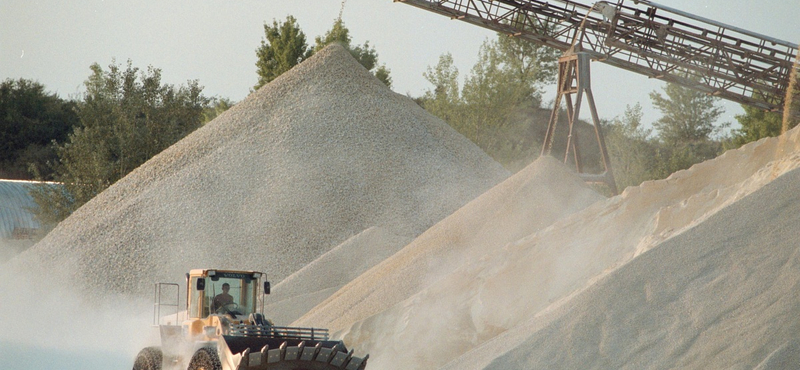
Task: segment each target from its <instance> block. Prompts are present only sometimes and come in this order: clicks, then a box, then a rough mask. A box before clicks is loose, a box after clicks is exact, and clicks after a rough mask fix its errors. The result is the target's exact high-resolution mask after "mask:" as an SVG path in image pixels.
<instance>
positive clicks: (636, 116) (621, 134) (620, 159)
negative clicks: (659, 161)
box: [604, 103, 658, 190]
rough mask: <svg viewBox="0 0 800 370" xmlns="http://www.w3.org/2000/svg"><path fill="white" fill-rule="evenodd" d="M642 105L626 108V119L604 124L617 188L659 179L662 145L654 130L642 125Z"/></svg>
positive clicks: (624, 115) (624, 116)
mask: <svg viewBox="0 0 800 370" xmlns="http://www.w3.org/2000/svg"><path fill="white" fill-rule="evenodd" d="M642 116H643V114H642V106H641V105H640V104H638V103H637V104H636V105H634V106H633V107H631V106H630V105H628V106H626V109H625V113H624V114H623V116H622V117H621V118H620V117H617V118H615V119H614V120H613V121H612V122H610V123H609V124H607V125H604V130H605V131H604V133H605V139H606V147H607V149H608V155H609V158H610V160H611V168H612V170H613V171H614V178H615V180H616V182H617V188H618V189H620V190H622V189H625V188H626V187H628V186H637V185H639V184H641V183H642V182H644V181H647V180H652V179H654V178H655V176H654V173H653V168H656V167H657V165H656V163H655V161H656V158H657V156H656V154H657V152H658V145H657V144H658V143H657V142H656V141H655V140H653V138H652V137H651V135H652V130H651V129H646V128H644V127H643V126H642Z"/></svg>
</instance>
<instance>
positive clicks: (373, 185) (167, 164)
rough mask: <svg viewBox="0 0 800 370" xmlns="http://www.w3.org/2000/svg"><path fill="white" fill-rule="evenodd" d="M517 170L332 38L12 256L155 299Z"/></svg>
mask: <svg viewBox="0 0 800 370" xmlns="http://www.w3.org/2000/svg"><path fill="white" fill-rule="evenodd" d="M508 175H509V174H508V172H507V171H506V170H505V169H503V168H502V166H500V165H499V164H498V163H497V162H495V161H493V160H492V159H491V158H490V157H488V156H487V155H486V154H485V153H483V151H481V150H480V149H479V148H478V147H477V146H475V145H474V144H473V143H471V142H470V141H469V140H467V139H466V138H464V137H463V136H461V135H460V134H458V133H457V132H455V131H454V130H453V129H452V128H450V127H449V126H448V125H447V124H446V123H445V122H443V121H441V120H440V119H438V118H435V117H434V116H432V115H430V114H428V113H427V112H425V111H424V110H423V109H422V108H421V107H419V106H418V105H417V104H416V103H414V102H413V101H412V100H411V99H409V98H407V97H405V96H402V95H400V94H396V93H394V92H392V91H390V90H389V89H388V88H387V87H386V86H385V85H383V84H382V83H381V82H380V81H379V80H377V79H376V78H374V77H373V76H372V75H370V74H369V72H368V71H366V70H365V69H364V68H363V67H362V66H361V65H360V64H358V62H357V61H356V60H355V59H353V58H352V57H351V56H350V54H349V53H348V52H347V51H346V50H345V49H344V48H342V47H341V46H338V45H332V46H329V47H327V48H326V49H324V50H322V51H320V52H318V53H317V54H316V55H314V56H313V57H312V58H309V59H308V60H306V61H305V62H303V63H301V64H300V65H298V66H296V67H295V68H294V69H292V70H291V71H289V72H287V73H285V74H284V75H282V76H280V77H279V78H278V79H276V80H274V81H273V82H271V83H270V84H268V85H266V86H264V87H262V88H261V89H259V90H258V91H256V92H254V93H252V94H251V95H250V96H248V97H247V99H245V100H244V101H242V102H241V103H239V104H237V105H236V106H234V107H233V108H231V109H229V110H228V111H227V112H225V113H223V114H222V115H220V116H219V117H217V118H216V119H215V120H213V121H212V122H210V123H208V124H207V125H205V126H204V127H202V128H200V129H198V130H197V131H195V132H194V133H192V134H191V135H189V136H187V137H186V138H184V139H183V140H181V141H180V142H178V143H176V144H175V145H173V146H171V147H170V148H168V149H166V150H165V151H163V152H162V153H160V154H158V155H157V156H155V157H154V158H152V159H151V160H149V161H148V162H146V163H145V164H143V165H142V166H140V167H139V168H137V169H136V170H134V171H133V172H131V173H130V174H129V175H128V176H126V177H125V178H123V179H121V180H120V181H118V182H117V183H116V184H114V185H113V186H111V187H110V188H109V189H107V190H106V191H104V192H103V193H101V194H99V195H98V196H97V197H96V198H95V199H93V200H92V201H90V202H88V203H87V204H86V205H84V206H83V207H81V208H80V209H79V210H77V211H76V212H75V213H74V214H73V215H71V216H70V217H69V218H67V219H66V220H65V221H63V222H62V223H61V224H60V225H59V226H58V227H57V228H56V229H54V230H53V231H52V232H51V233H50V234H49V235H48V236H47V237H46V238H45V239H43V240H42V241H41V242H40V243H38V244H37V245H35V246H34V247H32V248H31V249H30V250H28V251H27V252H26V253H24V254H23V255H21V256H19V257H18V258H16V259H15V260H12V261H11V262H9V263H10V266H12V267H20V268H24V267H25V266H30V265H34V266H40V269H41V271H49V270H48V269H49V268H54V267H55V266H74V269H73V268H71V269H70V270H69V271H66V272H65V273H66V274H68V275H66V276H68V279H70V281H72V282H74V283H76V284H78V285H80V286H85V288H86V289H91V290H92V291H94V292H96V291H98V290H99V291H100V292H114V293H135V294H137V295H141V296H142V297H151V295H152V284H153V283H154V282H157V281H180V279H181V278H182V276H183V273H184V272H186V271H188V269H190V268H203V267H219V268H235V269H256V270H263V271H265V272H267V274H268V276H269V277H270V279H271V280H272V281H273V282H277V281H280V280H281V279H283V278H284V277H286V276H288V275H289V274H291V273H293V272H294V271H297V270H298V269H300V268H301V267H303V266H305V265H306V264H308V263H309V262H311V261H312V260H314V259H315V258H317V257H318V256H320V255H322V254H323V253H325V252H326V251H328V250H329V249H331V248H333V247H335V246H337V245H339V244H340V243H342V242H343V241H345V240H347V239H348V238H350V237H352V236H354V235H356V234H359V233H360V232H362V231H363V230H366V229H368V228H370V227H373V226H377V227H381V228H382V229H384V230H386V232H388V233H390V234H391V235H397V236H400V237H408V238H410V237H414V236H416V235H418V234H419V233H421V232H423V231H424V230H426V229H427V228H428V227H430V226H431V225H433V224H434V223H436V222H437V221H439V220H440V219H442V218H444V217H446V216H447V215H448V214H450V213H452V212H453V211H454V210H456V209H458V208H459V207H460V206H462V205H463V204H465V203H466V202H468V201H470V200H471V199H473V198H475V197H476V196H478V195H480V194H481V193H482V192H484V191H485V190H486V189H489V188H490V187H491V186H493V185H495V184H496V183H498V182H500V181H502V180H503V179H504V178H506V177H507V176H508ZM351 257H352V258H360V257H359V256H351ZM94 294H96V293H94ZM147 299H149V298H147Z"/></svg>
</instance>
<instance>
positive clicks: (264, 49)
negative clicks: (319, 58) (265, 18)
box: [254, 16, 313, 90]
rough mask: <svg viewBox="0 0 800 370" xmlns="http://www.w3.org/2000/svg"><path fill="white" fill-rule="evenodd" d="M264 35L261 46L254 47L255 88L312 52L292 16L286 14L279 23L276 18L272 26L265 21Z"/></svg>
mask: <svg viewBox="0 0 800 370" xmlns="http://www.w3.org/2000/svg"><path fill="white" fill-rule="evenodd" d="M264 37H265V39H262V40H261V46H260V47H259V48H258V49H256V56H257V57H258V60H257V61H256V67H257V70H256V72H257V73H258V83H257V84H256V85H255V87H254V89H255V90H258V89H259V88H260V87H261V86H264V85H266V84H268V83H269V82H270V81H272V80H274V79H275V78H277V77H278V76H280V75H281V74H283V73H284V72H286V71H288V70H290V69H292V67H294V66H296V65H297V64H299V63H300V62H302V61H303V60H305V59H307V58H308V57H310V56H311V54H312V52H313V51H312V50H311V49H310V48H309V46H308V44H307V43H306V35H305V34H304V33H303V31H301V30H300V25H299V24H298V23H297V20H296V19H295V18H294V17H292V16H287V17H286V21H285V22H283V23H281V24H278V21H276V20H273V21H272V26H269V25H268V24H266V23H265V24H264Z"/></svg>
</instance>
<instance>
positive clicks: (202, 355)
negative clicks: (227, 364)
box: [188, 347, 222, 370]
mask: <svg viewBox="0 0 800 370" xmlns="http://www.w3.org/2000/svg"><path fill="white" fill-rule="evenodd" d="M188 370H222V363H220V362H219V355H218V354H217V350H216V349H214V348H208V347H205V348H200V349H198V350H197V352H195V353H194V355H193V356H192V360H191V361H189V369H188Z"/></svg>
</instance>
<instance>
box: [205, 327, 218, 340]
mask: <svg viewBox="0 0 800 370" xmlns="http://www.w3.org/2000/svg"><path fill="white" fill-rule="evenodd" d="M203 333H204V334H205V335H206V336H207V337H209V338H215V337H216V336H217V327H216V326H204V327H203Z"/></svg>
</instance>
